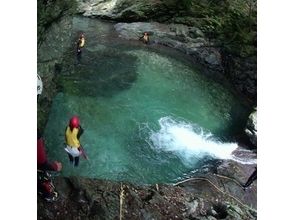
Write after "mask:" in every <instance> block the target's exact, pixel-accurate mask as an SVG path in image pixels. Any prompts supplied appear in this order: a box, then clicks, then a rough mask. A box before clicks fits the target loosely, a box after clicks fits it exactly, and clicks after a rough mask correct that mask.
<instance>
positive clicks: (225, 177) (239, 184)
mask: <svg viewBox="0 0 294 220" xmlns="http://www.w3.org/2000/svg"><path fill="white" fill-rule="evenodd" d="M214 175H215V176H218V177H221V178H224V179H229V180H232V181H233V182H235V183H236V184H237V185H238V186H240V187H241V188H243V186H242V185H241V183H239V182H238V181H237V180H235V179H233V178H231V177H227V176H223V175H220V174H216V173H214Z"/></svg>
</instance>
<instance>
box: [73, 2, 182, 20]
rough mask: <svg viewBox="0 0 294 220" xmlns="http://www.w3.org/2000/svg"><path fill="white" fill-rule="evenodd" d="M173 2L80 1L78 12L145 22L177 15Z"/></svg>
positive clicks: (113, 18)
mask: <svg viewBox="0 0 294 220" xmlns="http://www.w3.org/2000/svg"><path fill="white" fill-rule="evenodd" d="M175 8H177V1H173V0H165V1H164V0H149V1H146V0H78V12H79V13H81V14H83V15H84V16H90V17H102V18H107V19H112V20H119V21H143V20H146V19H154V18H157V17H162V16H169V17H171V16H172V15H173V14H175V13H176V10H175Z"/></svg>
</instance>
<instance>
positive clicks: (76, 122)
mask: <svg viewBox="0 0 294 220" xmlns="http://www.w3.org/2000/svg"><path fill="white" fill-rule="evenodd" d="M79 126H80V119H79V117H78V116H73V117H72V118H71V119H70V121H69V127H70V128H71V129H73V128H78V127H79Z"/></svg>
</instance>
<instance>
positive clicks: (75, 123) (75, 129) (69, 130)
mask: <svg viewBox="0 0 294 220" xmlns="http://www.w3.org/2000/svg"><path fill="white" fill-rule="evenodd" d="M83 132H84V129H83V128H82V127H81V125H80V120H79V118H78V116H73V117H72V118H71V119H70V121H69V125H68V126H67V127H66V129H65V142H66V148H65V151H66V152H67V153H68V157H69V161H70V163H71V164H74V166H75V167H77V166H78V165H79V159H80V155H81V154H83V155H84V157H86V156H85V153H84V151H83V148H82V146H81V144H80V141H79V139H80V137H81V135H82V134H83Z"/></svg>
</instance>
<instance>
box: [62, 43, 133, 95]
mask: <svg viewBox="0 0 294 220" xmlns="http://www.w3.org/2000/svg"><path fill="white" fill-rule="evenodd" d="M101 47H103V46H102V45H101ZM101 47H100V48H99V47H97V48H89V49H84V50H83V52H82V57H81V60H80V62H78V60H77V59H76V57H75V55H72V53H71V51H69V53H68V54H69V56H67V57H66V59H65V60H64V62H63V63H62V67H61V71H60V74H59V77H58V85H59V88H60V89H61V91H62V92H65V93H67V94H71V95H77V96H90V97H97V96H103V97H111V96H113V95H115V94H116V93H118V92H120V91H123V90H126V89H129V88H130V87H131V86H132V84H133V83H134V82H135V81H136V79H137V74H138V73H137V70H136V63H137V57H135V56H132V55H129V54H126V53H124V52H123V51H119V50H116V49H109V48H107V50H106V49H103V48H101ZM114 64H115V65H114ZM126 64H127V65H126Z"/></svg>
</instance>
